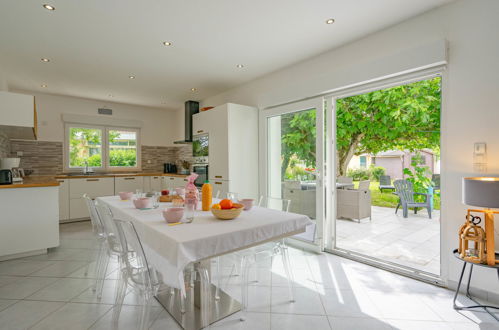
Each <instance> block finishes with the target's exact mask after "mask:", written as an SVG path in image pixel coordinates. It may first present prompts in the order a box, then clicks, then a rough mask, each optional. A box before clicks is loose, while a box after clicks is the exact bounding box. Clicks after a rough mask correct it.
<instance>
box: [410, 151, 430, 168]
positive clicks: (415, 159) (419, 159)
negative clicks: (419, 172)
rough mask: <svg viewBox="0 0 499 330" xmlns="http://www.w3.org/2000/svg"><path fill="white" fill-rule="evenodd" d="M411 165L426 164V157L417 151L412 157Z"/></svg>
mask: <svg viewBox="0 0 499 330" xmlns="http://www.w3.org/2000/svg"><path fill="white" fill-rule="evenodd" d="M411 165H412V166H417V165H426V157H425V155H422V154H420V153H417V154H415V155H413V156H412V157H411Z"/></svg>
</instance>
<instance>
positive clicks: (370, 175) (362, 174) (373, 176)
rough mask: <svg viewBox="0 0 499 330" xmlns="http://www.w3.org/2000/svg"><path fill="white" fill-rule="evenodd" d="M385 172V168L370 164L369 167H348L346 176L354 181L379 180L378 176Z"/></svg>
mask: <svg viewBox="0 0 499 330" xmlns="http://www.w3.org/2000/svg"><path fill="white" fill-rule="evenodd" d="M384 174H385V168H384V167H381V166H374V165H371V166H369V168H356V169H352V168H349V169H348V170H347V176H349V177H351V178H352V179H353V180H354V181H362V180H371V181H379V177H380V176H381V175H384Z"/></svg>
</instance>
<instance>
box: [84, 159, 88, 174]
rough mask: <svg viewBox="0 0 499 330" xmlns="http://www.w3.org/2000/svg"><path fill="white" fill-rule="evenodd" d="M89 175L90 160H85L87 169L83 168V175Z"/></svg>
mask: <svg viewBox="0 0 499 330" xmlns="http://www.w3.org/2000/svg"><path fill="white" fill-rule="evenodd" d="M87 173H88V160H85V167H84V168H83V174H87Z"/></svg>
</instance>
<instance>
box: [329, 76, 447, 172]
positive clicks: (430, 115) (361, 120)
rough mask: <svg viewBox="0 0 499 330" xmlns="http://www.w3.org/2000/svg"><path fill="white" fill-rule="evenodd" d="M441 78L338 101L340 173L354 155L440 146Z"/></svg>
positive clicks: (344, 170) (337, 144) (337, 120)
mask: <svg viewBox="0 0 499 330" xmlns="http://www.w3.org/2000/svg"><path fill="white" fill-rule="evenodd" d="M440 93H441V91H440V77H436V78H433V79H429V80H423V81H419V82H415V83H411V84H407V85H402V86H396V87H392V88H388V89H384V90H378V91H374V92H370V93H366V94H361V95H355V96H350V97H346V98H343V99H339V100H337V103H336V105H337V113H336V123H337V130H336V132H337V140H336V146H337V152H338V157H337V158H338V162H339V164H338V169H339V174H341V175H343V174H344V173H345V172H346V167H347V166H348V163H349V161H350V159H351V157H352V155H354V154H357V155H358V154H362V153H371V154H376V153H379V152H382V151H387V150H392V149H398V150H411V151H413V150H418V149H423V148H437V147H438V146H439V145H440Z"/></svg>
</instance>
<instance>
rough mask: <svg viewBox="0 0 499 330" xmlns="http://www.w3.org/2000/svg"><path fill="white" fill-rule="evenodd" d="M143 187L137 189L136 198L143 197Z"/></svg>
mask: <svg viewBox="0 0 499 330" xmlns="http://www.w3.org/2000/svg"><path fill="white" fill-rule="evenodd" d="M142 197H143V196H142V189H135V198H142Z"/></svg>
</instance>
